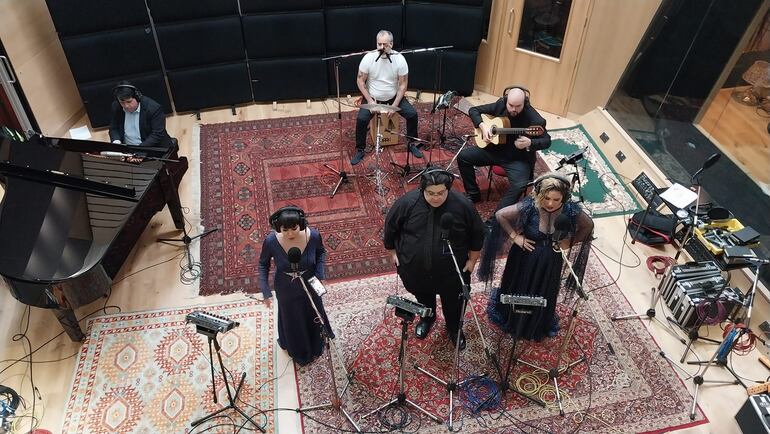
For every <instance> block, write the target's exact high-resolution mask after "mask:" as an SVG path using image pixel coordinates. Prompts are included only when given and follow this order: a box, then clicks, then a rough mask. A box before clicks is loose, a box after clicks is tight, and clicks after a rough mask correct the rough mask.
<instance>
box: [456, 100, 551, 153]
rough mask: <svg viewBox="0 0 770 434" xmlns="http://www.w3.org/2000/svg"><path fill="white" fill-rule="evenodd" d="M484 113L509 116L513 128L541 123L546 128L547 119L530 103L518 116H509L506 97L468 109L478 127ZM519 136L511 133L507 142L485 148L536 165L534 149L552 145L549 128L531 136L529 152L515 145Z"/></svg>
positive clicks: (474, 124)
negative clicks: (540, 134)
mask: <svg viewBox="0 0 770 434" xmlns="http://www.w3.org/2000/svg"><path fill="white" fill-rule="evenodd" d="M482 113H484V114H487V115H490V116H495V117H503V116H506V117H508V120H509V121H510V122H511V128H526V127H529V126H533V125H541V126H542V127H543V128H545V119H544V118H543V117H542V116H540V113H538V112H537V110H535V109H534V107H532V106H531V105H529V104H527V105H526V106H524V109H523V110H522V111H521V113H519V114H518V115H516V117H510V116H508V111H507V110H506V108H505V98H499V99H498V100H497V101H495V102H493V103H491V104H484V105H480V106H476V107H471V109H470V110H468V115H469V116H470V117H471V120H472V121H473V126H475V127H476V128H478V127H479V124H480V123H481V114H482ZM517 137H518V136H516V135H509V136H507V137H506V142H505V144H500V145H499V146H487V147H486V148H484V149H485V150H488V151H489V152H494V153H498V155H500V156H502V157H503V158H506V159H509V160H528V161H530V162H531V164H533V165H534V164H535V155H536V154H535V152H534V151H540V150H542V149H548V148H549V147H550V146H551V136H550V135H549V134H548V131H547V130H546V132H545V133H543V135H542V136H540V137H530V140H532V145H531V146H530V151H529V152H528V151H526V150H522V149H517V148H516V146H514V144H513V142H514V141H516V138H517Z"/></svg>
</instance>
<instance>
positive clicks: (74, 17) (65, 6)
mask: <svg viewBox="0 0 770 434" xmlns="http://www.w3.org/2000/svg"><path fill="white" fill-rule="evenodd" d="M46 3H47V5H48V11H49V12H50V14H51V19H52V20H53V24H54V27H56V31H57V32H58V33H59V37H65V36H73V35H82V34H85V33H95V32H100V31H108V30H115V29H120V28H124V27H134V26H142V25H149V24H150V17H149V16H148V15H147V8H146V7H145V4H144V0H46Z"/></svg>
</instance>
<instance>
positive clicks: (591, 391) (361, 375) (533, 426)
mask: <svg viewBox="0 0 770 434" xmlns="http://www.w3.org/2000/svg"><path fill="white" fill-rule="evenodd" d="M608 284H609V286H607V287H603V286H604V285H608ZM396 285H397V280H396V277H395V276H378V277H372V278H367V279H362V280H353V281H348V282H341V283H336V284H333V285H331V288H330V289H329V292H328V293H327V295H326V296H325V301H324V303H325V304H326V311H327V313H328V314H329V317H330V319H331V321H332V323H333V324H334V326H335V333H336V334H337V339H336V342H337V345H340V346H341V348H340V350H341V353H342V354H343V357H344V358H345V360H347V361H348V363H349V365H350V366H349V367H350V368H351V369H352V370H353V371H354V372H355V379H356V381H355V382H354V383H353V385H352V386H351V387H350V389H349V391H348V394H347V395H346V396H345V400H344V403H345V408H346V410H347V411H349V412H350V413H351V414H352V415H353V418H354V419H355V420H357V421H359V422H360V424H361V426H362V429H365V430H366V431H384V430H386V429H387V427H386V426H385V425H384V424H383V423H382V422H381V421H380V420H379V418H378V415H377V414H374V415H372V416H370V417H369V418H366V419H363V418H362V416H363V415H364V414H366V413H368V412H370V411H372V410H374V409H376V408H377V407H379V406H380V405H382V404H383V403H385V402H387V401H388V400H390V399H392V398H394V397H395V394H396V392H397V390H398V360H397V353H398V348H399V342H400V331H401V327H400V324H399V321H400V320H399V319H398V318H396V317H395V316H394V315H393V309H392V308H386V307H385V298H386V297H387V295H389V294H393V293H396V291H397V286H396ZM585 287H586V289H587V290H589V291H590V290H591V288H600V287H603V288H602V289H600V290H598V291H596V292H593V293H591V298H590V300H589V301H588V303H581V308H580V309H579V310H578V314H577V317H576V318H577V320H576V321H577V322H576V327H575V333H574V336H573V338H572V340H570V342H569V345H568V346H567V351H566V353H567V356H566V357H565V359H568V360H569V361H574V360H577V359H579V358H580V357H585V358H586V360H587V361H586V362H583V363H578V364H576V365H575V366H574V367H572V368H571V369H570V370H568V371H566V372H565V373H563V374H561V375H559V377H558V383H559V387H560V390H561V392H562V398H563V405H564V410H565V416H560V415H559V411H558V408H556V407H555V396H554V388H553V387H552V383H549V382H548V378H547V375H545V374H543V373H541V372H538V371H536V370H535V369H532V368H529V367H526V366H524V365H522V364H517V365H516V367H515V368H514V369H513V371H512V374H511V377H510V378H511V379H512V382H513V381H515V382H516V384H518V385H519V387H520V388H521V389H523V390H530V391H534V390H537V394H538V396H539V397H540V398H541V399H543V400H544V401H546V402H547V403H548V407H547V408H543V407H541V406H539V405H537V404H535V403H533V402H531V401H529V400H527V399H525V398H522V397H521V396H519V395H516V394H511V393H509V394H507V395H506V398H505V400H504V401H503V402H502V404H501V406H500V407H499V408H497V409H496V410H490V411H481V412H478V413H474V412H473V411H472V408H473V407H474V406H475V405H474V404H473V403H472V402H473V399H474V397H478V396H483V394H482V393H481V392H475V394H474V393H473V392H469V391H468V390H466V389H463V390H461V391H460V393H459V395H455V399H456V401H455V413H454V417H453V419H454V429H455V430H460V431H462V432H474V433H476V432H484V433H507V432H512V430H516V432H518V431H523V432H553V433H567V432H569V433H572V432H591V433H594V432H662V431H667V430H671V429H674V428H675V427H676V428H683V427H685V426H693V425H699V424H702V423H706V422H707V419H706V418H705V416H704V415H703V413H702V412H701V411H700V408H698V412H697V418H696V419H695V421H694V422H693V421H690V419H689V410H690V404H691V402H692V397H691V395H690V394H689V392H688V389H687V387H686V385H685V384H684V383H683V382H682V381H681V380H680V379H679V377H678V376H677V375H676V373H675V372H674V370H673V368H672V367H671V366H669V365H668V362H667V361H666V360H665V359H663V358H661V357H660V356H659V354H658V353H659V351H660V348H659V347H658V346H657V344H656V343H655V341H654V340H653V338H652V337H651V336H650V334H649V333H648V332H647V331H646V329H645V328H644V326H643V325H642V323H641V321H640V320H632V321H620V322H612V321H611V320H610V317H611V315H613V314H615V313H617V312H630V311H631V307H630V306H629V304H628V302H627V301H626V299H625V298H624V297H623V295H622V294H621V293H620V290H619V289H618V287H617V286H616V285H614V284H611V277H610V276H609V273H608V272H607V270H606V269H605V268H604V266H603V265H602V264H601V262H599V260H598V259H597V258H596V257H595V256H594V255H592V257H591V261H590V263H589V270H588V272H587V273H586V282H585ZM483 289H484V288H483V287H482V286H481V285H479V284H475V285H474V296H473V301H474V303H473V306H474V310H475V312H476V314H477V315H478V318H479V321H480V325H481V329H482V330H483V333H484V337H485V338H486V339H487V342H488V346H489V348H491V350H492V351H493V352H495V353H496V354H497V355H498V357H500V358H502V359H507V356H508V352H509V350H510V348H511V340H512V339H511V338H510V336H509V335H504V334H502V333H500V332H499V330H498V328H497V327H496V326H494V325H492V324H490V323H489V321H488V319H487V315H486V313H485V309H486V304H487V303H486V301H487V298H488V294H485V293H484V292H483ZM400 295H407V294H406V293H405V292H404V290H403V288H401V289H400ZM574 301H575V300H574V299H571V298H570V299H562V300H560V305H559V306H558V312H559V315H560V318H561V330H560V332H559V334H558V335H557V337H555V338H547V339H545V340H544V341H543V342H541V343H531V342H526V341H522V342H520V343H519V345H518V347H517V354H520V356H519V357H520V358H521V359H522V360H526V361H528V362H531V363H534V364H535V365H538V366H542V367H545V368H550V367H553V366H554V365H555V359H556V357H557V353H558V352H559V349H560V348H561V343H562V341H563V339H564V337H565V334H566V330H567V326H568V321H569V317H570V313H571V311H572V306H574ZM439 310H440V309H439ZM413 330H414V324H412V325H410V327H409V333H410V339H409V345H408V350H407V353H408V355H407V363H406V370H405V382H406V385H407V387H406V396H407V398H409V399H410V400H412V401H414V402H415V403H417V404H418V405H420V406H422V407H423V408H425V409H426V410H427V411H430V412H432V413H434V414H437V415H438V416H439V417H441V418H442V419H444V420H446V419H447V411H448V395H447V393H446V390H445V389H444V388H443V387H442V386H440V385H439V384H438V383H436V382H435V381H434V380H432V379H430V378H429V377H427V376H426V375H424V374H422V373H420V372H418V371H416V370H415V369H414V368H413V365H414V364H415V363H416V364H418V365H419V366H421V367H424V368H425V369H426V370H428V371H430V372H432V373H434V374H435V375H436V376H437V377H439V378H442V379H445V380H446V379H448V377H449V376H450V375H451V374H452V372H453V371H452V370H453V357H454V347H453V346H452V345H451V344H450V343H449V341H448V338H447V335H446V331H445V329H444V326H443V319H439V320H438V321H437V323H436V324H435V325H434V329H433V331H432V332H431V334H430V335H429V337H428V338H427V339H426V340H424V341H421V340H418V339H415V338H414V331H413ZM464 330H465V333H466V336H467V342H468V347H467V349H466V350H465V351H463V352H462V353H461V364H460V375H459V377H460V378H461V379H462V378H467V377H469V376H472V375H479V374H482V373H486V374H489V376H490V377H491V378H493V379H497V375H496V373H495V369H494V367H493V366H492V365H491V363H490V362H489V361H488V359H487V357H486V356H485V353H484V348H483V345H482V342H481V338H480V336H479V332H478V328H477V327H476V325H475V322H474V321H473V319H472V317H471V315H470V313H468V315H467V316H466V324H465V327H464ZM519 352H520V353H519ZM564 365H566V362H565V361H563V362H562V364H561V366H564ZM343 378H344V374H343V373H342V372H341V369H340V368H339V367H338V368H337V379H338V382H340V383H341V381H342V380H343ZM329 384H330V382H329V374H328V370H327V365H326V363H325V362H316V363H313V364H312V365H310V366H307V367H304V368H301V369H300V370H299V372H298V388H299V391H300V400H301V402H302V404H303V405H304V406H311V405H314V404H318V403H323V402H327V401H328V398H329ZM409 414H410V418H411V422H410V424H409V425H408V426H407V427H405V428H404V431H406V432H417V431H419V432H421V433H422V432H426V433H439V432H447V427H446V425H439V424H436V423H435V422H433V421H432V420H430V419H428V418H427V417H425V416H421V415H419V414H418V413H416V412H414V411H412V412H410V413H409ZM399 416H400V415H399ZM303 424H304V427H305V433H308V434H309V433H326V432H330V431H333V430H332V429H331V428H329V426H327V425H331V426H333V427H339V428H343V429H349V426H347V425H346V424H345V421H344V420H342V419H340V417H339V415H338V414H336V413H335V412H332V411H326V412H311V413H309V414H307V415H304V417H303Z"/></svg>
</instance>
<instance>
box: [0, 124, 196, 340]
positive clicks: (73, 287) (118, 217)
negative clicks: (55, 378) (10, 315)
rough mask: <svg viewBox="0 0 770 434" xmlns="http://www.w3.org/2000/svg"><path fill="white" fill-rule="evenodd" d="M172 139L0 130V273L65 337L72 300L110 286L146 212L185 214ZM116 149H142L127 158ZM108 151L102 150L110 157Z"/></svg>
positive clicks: (76, 303) (181, 166) (180, 164)
mask: <svg viewBox="0 0 770 434" xmlns="http://www.w3.org/2000/svg"><path fill="white" fill-rule="evenodd" d="M177 152H178V146H177V145H176V143H174V145H173V146H172V147H171V148H149V147H136V146H126V145H119V144H113V143H104V142H95V141H87V140H73V139H64V138H50V137H41V136H33V137H32V138H30V139H29V140H28V141H24V142H21V141H16V140H11V139H8V138H2V135H0V183H2V184H3V187H4V190H5V193H4V195H3V197H2V202H0V280H3V281H4V283H5V285H6V286H7V287H9V288H10V291H11V294H12V295H13V297H14V298H16V299H17V300H19V301H20V302H22V303H24V304H27V305H30V306H35V307H40V308H46V309H51V310H52V311H53V313H54V314H55V316H56V318H57V319H58V320H59V322H60V323H61V325H62V326H63V327H64V330H65V331H66V332H67V334H68V335H69V337H70V339H72V340H73V341H81V340H83V338H84V337H85V336H84V334H83V331H82V330H81V328H80V325H79V324H78V321H77V318H76V317H75V313H74V309H76V308H78V307H80V306H84V305H86V304H88V303H91V302H93V301H94V300H96V299H98V298H99V297H104V296H106V295H107V294H108V293H109V290H110V287H111V285H112V281H113V279H114V278H115V276H116V275H117V273H118V271H119V270H120V267H121V266H122V265H123V262H125V260H126V258H127V257H128V255H129V254H130V253H131V249H132V248H133V246H134V244H135V243H136V241H137V240H138V239H139V237H140V235H141V234H142V232H143V231H144V229H145V227H146V226H147V224H148V223H149V221H150V219H151V218H152V217H153V215H155V213H157V212H158V211H160V210H162V209H163V208H164V207H165V206H166V205H168V207H169V211H170V212H171V215H172V217H173V220H174V225H175V226H176V228H177V229H179V230H182V228H183V227H184V217H183V215H182V210H181V205H180V202H179V195H178V190H177V186H178V185H179V182H180V181H181V179H182V176H183V175H184V173H185V172H186V171H187V159H186V158H184V157H182V158H177ZM116 153H121V154H137V153H141V154H139V155H143V156H145V157H146V158H145V159H144V160H143V161H141V162H139V163H137V162H126V161H123V160H124V159H121V158H120V156H119V155H118V154H116ZM108 156H109V157H108Z"/></svg>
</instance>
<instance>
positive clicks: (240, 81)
mask: <svg viewBox="0 0 770 434" xmlns="http://www.w3.org/2000/svg"><path fill="white" fill-rule="evenodd" d="M167 74H168V82H169V87H170V88H171V94H172V96H173V98H174V106H175V107H176V111H177V112H188V111H195V110H202V109H205V108H213V107H224V106H230V105H236V104H241V103H245V102H249V101H251V100H252V97H251V86H250V83H249V72H248V70H247V68H246V62H245V61H244V62H238V63H228V64H222V65H214V66H204V67H200V68H190V69H183V70H177V71H167Z"/></svg>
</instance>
